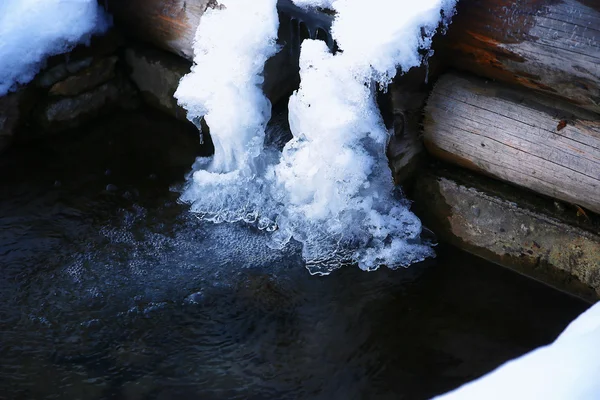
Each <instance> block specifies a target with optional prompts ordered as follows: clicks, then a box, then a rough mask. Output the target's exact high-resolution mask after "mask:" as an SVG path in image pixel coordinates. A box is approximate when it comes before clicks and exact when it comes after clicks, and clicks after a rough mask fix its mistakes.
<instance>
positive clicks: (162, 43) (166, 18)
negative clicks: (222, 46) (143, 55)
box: [108, 0, 216, 60]
mask: <svg viewBox="0 0 600 400" xmlns="http://www.w3.org/2000/svg"><path fill="white" fill-rule="evenodd" d="M209 6H213V7H214V6H216V2H215V1H214V0H109V1H108V10H109V12H110V13H111V14H112V15H114V17H115V19H116V22H117V25H118V26H120V27H121V28H122V29H124V30H125V31H126V32H128V33H130V34H132V35H134V36H136V37H138V38H140V39H142V40H144V41H146V42H150V43H152V44H154V45H156V46H158V47H160V48H162V49H164V50H168V51H170V52H172V53H175V54H177V55H179V56H181V57H185V58H187V59H189V60H191V59H192V58H193V55H194V53H193V50H192V44H193V42H194V37H195V35H196V29H197V27H198V25H199V24H200V19H201V18H202V15H203V14H204V12H205V11H206V9H207V8H208V7H209Z"/></svg>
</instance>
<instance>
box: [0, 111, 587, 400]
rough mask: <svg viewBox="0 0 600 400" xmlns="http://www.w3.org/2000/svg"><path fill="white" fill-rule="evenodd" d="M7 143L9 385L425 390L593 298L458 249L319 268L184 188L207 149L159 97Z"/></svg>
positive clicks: (53, 389)
mask: <svg viewBox="0 0 600 400" xmlns="http://www.w3.org/2000/svg"><path fill="white" fill-rule="evenodd" d="M36 143H37V144H36V145H35V146H28V147H22V148H20V149H17V150H14V151H12V152H11V153H9V154H7V155H3V156H2V157H1V158H0V177H1V179H2V185H1V188H2V190H1V192H0V268H1V272H0V351H1V364H0V398H2V399H11V400H12V399H88V400H89V399H92V400H93V399H131V400H133V399H236V398H237V399H278V400H279V399H426V398H429V397H431V396H432V395H435V394H438V393H441V392H444V391H447V390H449V389H452V388H454V387H456V386H458V385H460V384H461V383H464V382H466V381H468V380H471V379H473V378H475V377H477V376H479V375H481V374H483V373H485V372H487V371H489V370H491V369H493V368H494V367H496V366H497V365H498V364H500V363H502V362H503V361H505V360H507V359H509V358H512V357H515V356H518V355H520V354H522V353H524V352H526V351H528V350H530V349H532V348H534V347H537V346H539V345H541V344H545V343H548V342H550V341H551V340H553V339H554V338H555V337H556V335H557V334H558V333H559V332H560V331H561V330H562V329H563V328H564V327H565V326H566V324H567V323H568V322H569V321H570V320H571V319H573V318H574V317H575V316H576V315H578V314H579V313H580V312H581V311H583V310H584V309H585V308H586V305H585V304H583V303H582V302H580V301H578V300H575V299H573V298H570V297H568V296H566V295H564V294H562V293H558V292H555V291H553V290H551V289H549V288H547V287H545V286H542V285H540V284H538V283H536V282H533V281H530V280H527V279H525V278H523V277H521V276H519V275H516V274H514V273H512V272H509V271H506V270H503V269H501V268H499V267H496V266H493V265H489V264H486V263H484V262H482V261H480V260H478V259H476V258H473V257H471V256H468V255H465V254H463V253H460V252H458V251H456V250H453V249H450V248H445V247H440V248H439V257H438V259H437V260H436V261H431V262H427V263H424V264H422V265H417V266H414V267H412V268H410V269H408V270H400V271H389V270H385V269H383V270H380V271H377V272H373V273H365V272H361V271H359V270H358V269H356V268H345V269H342V270H339V271H337V272H336V273H334V274H332V275H331V276H328V277H312V276H310V275H309V274H308V273H307V271H306V269H305V268H304V267H303V265H302V261H301V260H300V258H299V256H298V249H297V248H293V247H292V248H289V249H287V250H286V251H285V252H274V251H272V250H269V249H268V248H266V246H265V244H264V240H263V237H262V236H261V233H260V232H256V231H254V230H253V229H252V228H249V227H245V226H232V225H218V226H215V225H210V224H206V223H202V222H200V221H198V220H197V219H196V218H194V217H193V216H192V215H190V214H189V213H188V211H187V209H186V207H185V206H184V205H181V204H178V203H177V193H176V191H174V190H173V189H171V188H173V186H174V185H175V186H176V185H177V184H178V183H180V182H181V181H182V178H183V176H184V174H185V172H186V171H187V170H188V168H189V165H191V162H192V161H193V158H194V155H195V154H197V153H198V152H200V151H201V149H200V148H199V146H198V145H197V140H196V138H195V136H194V135H192V134H190V132H189V131H188V128H186V127H182V126H180V125H178V124H175V123H173V122H171V121H167V120H164V119H162V118H161V117H158V116H156V115H153V114H152V113H148V114H131V115H128V116H116V117H114V118H112V119H107V120H104V121H102V122H98V123H96V124H95V125H93V126H91V127H89V128H87V129H81V130H80V131H78V132H73V133H72V135H71V136H70V137H68V138H61V139H59V138H55V137H49V138H43V139H40V140H38V141H36Z"/></svg>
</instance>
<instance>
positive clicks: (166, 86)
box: [125, 48, 191, 120]
mask: <svg viewBox="0 0 600 400" xmlns="http://www.w3.org/2000/svg"><path fill="white" fill-rule="evenodd" d="M125 60H126V62H127V65H128V66H129V67H130V70H131V74H130V77H131V80H132V81H133V82H134V83H135V84H136V85H137V87H138V89H139V91H140V94H141V96H142V98H143V99H144V101H146V102H147V103H149V104H150V105H151V106H153V107H156V108H158V109H160V110H162V111H164V112H166V113H168V114H170V115H172V116H174V117H176V118H178V119H180V120H185V119H186V117H185V116H186V111H185V110H184V109H183V108H181V107H179V106H178V105H177V100H176V99H175V98H174V97H173V94H174V93H175V90H177V86H178V85H179V80H180V79H181V78H182V77H183V76H184V75H185V74H187V73H188V72H189V71H190V67H191V63H190V62H188V61H187V60H184V59H182V58H180V57H177V56H174V55H173V54H170V53H167V52H165V51H160V50H154V49H142V48H128V49H126V50H125Z"/></svg>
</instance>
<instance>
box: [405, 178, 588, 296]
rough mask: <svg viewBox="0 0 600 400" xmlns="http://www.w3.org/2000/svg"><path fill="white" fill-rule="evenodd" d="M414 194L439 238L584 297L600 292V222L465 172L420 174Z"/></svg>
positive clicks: (571, 209) (418, 209) (427, 223)
mask: <svg viewBox="0 0 600 400" xmlns="http://www.w3.org/2000/svg"><path fill="white" fill-rule="evenodd" d="M417 180H418V185H416V188H415V193H414V199H415V203H414V205H415V207H416V211H417V213H418V214H419V216H420V217H421V218H422V219H423V222H424V223H425V224H426V225H428V226H429V227H430V228H432V229H433V230H434V231H435V232H436V234H437V235H439V237H440V238H441V239H443V240H445V241H447V242H449V243H451V244H453V245H456V246H458V247H460V248H462V249H465V250H467V251H469V252H471V253H473V254H475V255H478V256H480V257H483V258H485V259H487V260H489V261H492V262H495V263H497V264H500V265H503V266H505V267H509V268H511V269H514V270H516V271H518V272H520V273H522V274H524V275H528V276H530V277H533V278H535V279H538V280H540V281H542V282H545V283H547V284H549V285H551V286H554V287H556V288H558V289H561V290H564V291H567V292H569V293H571V294H574V295H576V296H579V297H581V298H584V299H587V300H590V301H596V300H597V299H598V298H599V295H600V235H599V234H598V232H599V231H600V230H599V229H598V228H599V227H600V222H599V221H597V220H594V216H590V219H591V220H583V221H582V220H581V219H580V220H577V218H578V217H577V216H576V213H577V211H576V209H574V208H570V209H568V211H570V212H568V213H566V214H557V213H556V211H555V210H556V208H555V207H554V205H553V204H552V200H548V199H545V198H538V197H537V196H535V195H533V194H531V193H530V192H525V191H521V190H519V189H516V188H512V187H509V186H508V185H504V184H501V183H499V182H495V181H492V180H489V179H486V178H482V177H477V176H475V175H471V174H467V173H465V172H462V171H461V172H458V173H457V172H449V171H448V170H438V171H436V172H435V173H433V172H424V173H422V174H421V175H420V176H419V177H418V179H417Z"/></svg>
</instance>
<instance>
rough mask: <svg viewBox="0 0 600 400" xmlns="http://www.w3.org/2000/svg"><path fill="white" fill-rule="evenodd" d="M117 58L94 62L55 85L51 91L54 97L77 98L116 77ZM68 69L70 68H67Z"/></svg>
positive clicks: (112, 57)
mask: <svg viewBox="0 0 600 400" xmlns="http://www.w3.org/2000/svg"><path fill="white" fill-rule="evenodd" d="M117 60H118V58H117V57H116V56H111V57H106V58H103V59H101V60H98V61H96V62H94V63H93V64H92V65H91V66H89V67H88V68H85V69H83V70H81V71H80V72H78V73H76V74H75V75H71V76H69V77H67V78H66V79H64V80H61V81H59V82H57V83H55V84H54V85H53V86H52V88H51V89H50V94H51V95H53V96H76V95H78V94H81V93H83V92H86V91H88V90H91V89H93V88H95V87H97V86H99V85H101V84H102V83H105V82H108V81H109V80H111V79H113V78H114V77H115V65H116V64H117ZM67 68H68V66H67Z"/></svg>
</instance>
